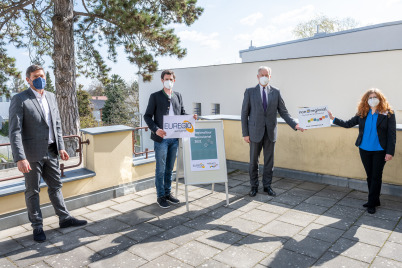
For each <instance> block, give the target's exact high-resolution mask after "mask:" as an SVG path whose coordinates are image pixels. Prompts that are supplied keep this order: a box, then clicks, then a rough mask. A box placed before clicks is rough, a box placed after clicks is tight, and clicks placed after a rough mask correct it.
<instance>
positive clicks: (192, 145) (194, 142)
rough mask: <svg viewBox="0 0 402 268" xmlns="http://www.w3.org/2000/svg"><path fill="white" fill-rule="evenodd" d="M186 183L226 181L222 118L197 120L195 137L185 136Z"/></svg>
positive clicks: (184, 163)
mask: <svg viewBox="0 0 402 268" xmlns="http://www.w3.org/2000/svg"><path fill="white" fill-rule="evenodd" d="M182 145H183V152H182V153H183V169H184V183H185V184H187V185H194V184H208V183H225V182H227V181H228V178H227V167H226V155H225V140H224V136H223V122H222V121H221V120H206V121H197V123H196V129H195V137H193V138H183V139H182Z"/></svg>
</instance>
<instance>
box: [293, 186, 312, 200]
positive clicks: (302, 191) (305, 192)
mask: <svg viewBox="0 0 402 268" xmlns="http://www.w3.org/2000/svg"><path fill="white" fill-rule="evenodd" d="M286 193H288V194H292V195H298V196H304V197H306V198H308V197H310V196H312V195H314V194H315V193H316V191H311V190H306V189H302V188H299V187H294V188H292V189H290V190H289V191H287V192H286Z"/></svg>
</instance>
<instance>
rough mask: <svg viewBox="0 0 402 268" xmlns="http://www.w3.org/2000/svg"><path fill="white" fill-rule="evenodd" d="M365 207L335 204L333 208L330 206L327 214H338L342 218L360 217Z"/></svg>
mask: <svg viewBox="0 0 402 268" xmlns="http://www.w3.org/2000/svg"><path fill="white" fill-rule="evenodd" d="M364 211H365V210H364V209H363V207H362V206H360V207H358V208H354V207H348V206H343V205H339V204H337V205H335V206H333V207H332V208H330V209H329V210H328V211H327V212H326V213H325V215H334V216H338V217H341V218H354V219H357V218H359V217H360V216H361V215H362V214H363V213H364Z"/></svg>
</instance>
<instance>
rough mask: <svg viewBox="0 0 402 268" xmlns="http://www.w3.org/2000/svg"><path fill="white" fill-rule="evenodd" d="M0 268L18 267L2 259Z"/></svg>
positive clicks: (0, 259)
mask: <svg viewBox="0 0 402 268" xmlns="http://www.w3.org/2000/svg"><path fill="white" fill-rule="evenodd" d="M0 267H4V268H14V267H17V266H15V265H14V264H13V263H12V262H11V261H9V260H8V259H6V258H0Z"/></svg>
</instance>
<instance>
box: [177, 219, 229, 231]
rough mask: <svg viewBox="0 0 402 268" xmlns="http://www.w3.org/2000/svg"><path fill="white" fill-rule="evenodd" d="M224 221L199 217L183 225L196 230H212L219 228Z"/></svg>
mask: <svg viewBox="0 0 402 268" xmlns="http://www.w3.org/2000/svg"><path fill="white" fill-rule="evenodd" d="M222 224H224V221H223V220H221V219H215V218H212V217H209V216H207V215H201V216H199V217H197V218H195V219H192V220H190V221H188V222H185V223H184V225H185V226H187V227H190V228H193V229H197V230H201V231H202V230H212V229H215V228H217V227H221V225H222Z"/></svg>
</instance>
